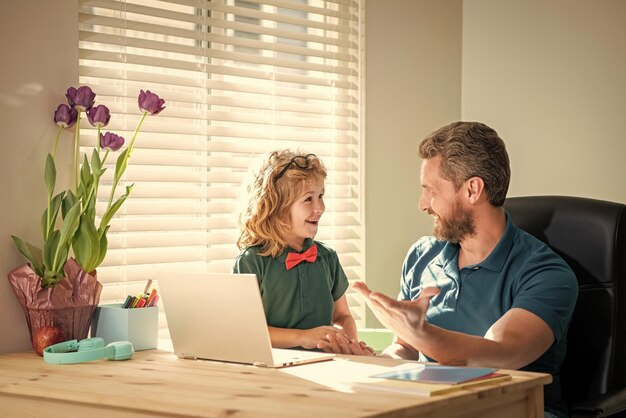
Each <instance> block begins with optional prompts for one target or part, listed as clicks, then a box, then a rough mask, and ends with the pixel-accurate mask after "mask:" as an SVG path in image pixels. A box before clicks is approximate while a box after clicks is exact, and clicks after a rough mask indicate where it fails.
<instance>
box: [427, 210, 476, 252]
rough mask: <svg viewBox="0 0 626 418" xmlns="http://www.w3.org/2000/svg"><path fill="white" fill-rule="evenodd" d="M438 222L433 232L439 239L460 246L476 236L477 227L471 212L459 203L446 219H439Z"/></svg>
mask: <svg viewBox="0 0 626 418" xmlns="http://www.w3.org/2000/svg"><path fill="white" fill-rule="evenodd" d="M437 220H438V222H437V223H436V224H435V229H434V230H433V235H434V236H435V238H437V239H440V240H446V241H450V242H451V243H453V244H458V243H459V242H461V241H463V239H464V238H465V237H468V236H472V235H475V234H476V226H475V225H474V219H473V218H472V213H471V211H469V210H468V209H465V208H464V207H462V206H461V205H460V204H459V202H458V201H455V202H454V204H453V205H452V208H451V210H450V213H449V214H448V216H447V217H446V218H445V219H444V218H442V217H438V218H437Z"/></svg>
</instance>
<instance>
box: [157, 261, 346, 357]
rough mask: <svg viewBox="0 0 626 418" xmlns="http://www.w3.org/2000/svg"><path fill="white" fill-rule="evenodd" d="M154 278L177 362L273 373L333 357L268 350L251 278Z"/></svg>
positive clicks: (174, 275)
mask: <svg viewBox="0 0 626 418" xmlns="http://www.w3.org/2000/svg"><path fill="white" fill-rule="evenodd" d="M155 278H156V279H157V280H158V287H159V292H160V293H161V300H162V303H163V309H164V310H165V317H166V318H167V325H168V327H169V330H170V337H171V339H172V346H173V347H174V352H175V353H176V355H177V356H178V357H180V358H186V359H200V360H215V361H223V362H233V363H244V364H252V365H254V366H260V367H272V368H279V367H286V366H295V365H298V364H307V363H313V362H319V361H325V360H332V359H333V357H334V356H335V355H334V354H330V353H320V352H314V351H304V350H291V349H278V348H272V344H271V341H270V336H269V332H268V330H267V322H266V320H265V312H264V310H263V304H262V302H261V294H260V291H259V284H258V282H257V279H256V275H254V274H234V273H197V272H189V271H169V272H166V271H162V272H158V273H157V274H156V276H155Z"/></svg>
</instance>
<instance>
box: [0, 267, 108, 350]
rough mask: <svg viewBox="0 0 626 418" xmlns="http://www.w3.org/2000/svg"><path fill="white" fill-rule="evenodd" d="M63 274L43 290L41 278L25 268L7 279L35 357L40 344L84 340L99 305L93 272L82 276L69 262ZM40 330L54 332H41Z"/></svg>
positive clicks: (14, 271)
mask: <svg viewBox="0 0 626 418" xmlns="http://www.w3.org/2000/svg"><path fill="white" fill-rule="evenodd" d="M63 271H64V272H65V278H64V279H63V280H61V281H60V282H58V283H57V284H56V285H55V286H54V287H48V288H45V289H44V288H42V287H41V277H39V276H38V275H37V274H36V273H35V272H34V271H33V270H32V269H31V268H30V266H29V265H28V264H25V265H22V266H20V267H17V268H16V269H14V270H12V271H11V272H9V274H8V275H7V276H8V279H9V282H10V283H11V287H12V288H13V292H14V293H15V296H16V297H17V299H18V302H19V303H20V305H21V306H22V309H23V310H24V313H25V314H26V322H27V324H28V329H29V331H30V336H31V342H32V344H33V349H35V351H36V352H37V354H39V355H41V352H40V351H41V350H42V349H43V347H42V346H41V345H42V341H45V342H50V343H54V342H61V341H67V340H74V339H76V340H80V339H83V338H86V337H87V334H88V333H89V327H90V325H91V318H92V316H93V313H94V311H95V309H96V306H98V302H99V301H100V293H101V292H102V284H101V283H100V282H98V280H97V279H96V272H95V271H93V272H91V273H86V272H85V271H83V270H82V269H81V268H80V266H78V264H77V263H76V261H75V260H74V259H73V258H71V259H69V260H68V261H67V262H66V263H65V267H64V268H63ZM44 327H48V328H54V329H56V330H54V332H53V331H52V330H50V329H45V330H43V329H42V328H44ZM56 340H58V341H56Z"/></svg>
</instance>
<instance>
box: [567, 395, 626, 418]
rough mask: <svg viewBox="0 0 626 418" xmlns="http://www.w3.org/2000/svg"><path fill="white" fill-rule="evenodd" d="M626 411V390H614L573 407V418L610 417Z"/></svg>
mask: <svg viewBox="0 0 626 418" xmlns="http://www.w3.org/2000/svg"><path fill="white" fill-rule="evenodd" d="M622 411H626V388H623V389H618V390H613V391H611V392H607V393H604V394H602V395H599V396H596V397H595V398H592V399H588V400H586V401H584V402H579V403H575V404H574V405H572V410H571V414H572V418H577V417H580V418H582V417H608V416H611V415H613V414H617V413H618V412H622Z"/></svg>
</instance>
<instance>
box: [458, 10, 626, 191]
mask: <svg viewBox="0 0 626 418" xmlns="http://www.w3.org/2000/svg"><path fill="white" fill-rule="evenodd" d="M624 22H626V2H624V1H622V0H603V1H600V2H597V1H586V0H552V1H548V2H546V1H542V0H526V1H504V2H503V1H501V0H472V1H466V2H465V3H464V10H463V96H462V103H463V105H462V115H463V119H466V120H481V121H485V122H486V123H488V124H489V125H491V126H492V127H493V128H495V129H496V130H497V131H498V132H499V133H500V135H501V136H502V138H503V139H504V140H505V141H506V142H507V146H508V148H509V154H510V156H511V166H512V172H513V176H512V182H511V188H510V193H509V196H519V195H540V194H561V195H576V196H587V197H593V198H599V199H605V200H614V201H618V202H626V138H625V134H624V121H625V118H626V25H625V24H624Z"/></svg>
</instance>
